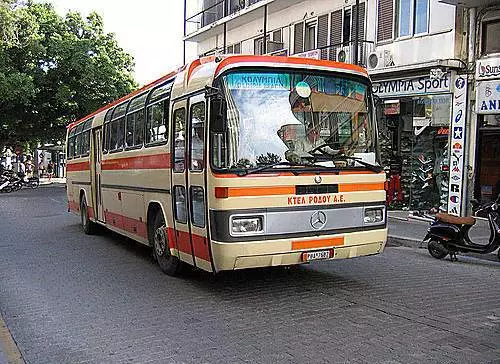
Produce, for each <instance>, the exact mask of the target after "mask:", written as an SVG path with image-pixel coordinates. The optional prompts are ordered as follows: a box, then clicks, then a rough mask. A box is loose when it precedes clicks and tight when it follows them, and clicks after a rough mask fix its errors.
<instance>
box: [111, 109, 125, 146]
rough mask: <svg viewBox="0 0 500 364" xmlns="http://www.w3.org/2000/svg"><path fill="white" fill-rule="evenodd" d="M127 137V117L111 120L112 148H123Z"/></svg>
mask: <svg viewBox="0 0 500 364" xmlns="http://www.w3.org/2000/svg"><path fill="white" fill-rule="evenodd" d="M124 138H125V118H124V117H122V118H119V119H116V120H113V121H112V122H111V138H110V146H109V147H110V150H111V151H119V150H121V149H122V148H123V139H124Z"/></svg>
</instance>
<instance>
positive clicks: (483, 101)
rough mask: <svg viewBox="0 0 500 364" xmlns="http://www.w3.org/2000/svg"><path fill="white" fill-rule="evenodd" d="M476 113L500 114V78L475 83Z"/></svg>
mask: <svg viewBox="0 0 500 364" xmlns="http://www.w3.org/2000/svg"><path fill="white" fill-rule="evenodd" d="M476 113H478V114H500V79H499V80H490V81H479V82H478V83H477V87H476Z"/></svg>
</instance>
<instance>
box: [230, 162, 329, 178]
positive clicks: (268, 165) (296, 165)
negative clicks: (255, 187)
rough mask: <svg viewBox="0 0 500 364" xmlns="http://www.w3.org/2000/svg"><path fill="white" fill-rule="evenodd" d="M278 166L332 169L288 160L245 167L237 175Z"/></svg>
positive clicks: (297, 172) (296, 172)
mask: <svg viewBox="0 0 500 364" xmlns="http://www.w3.org/2000/svg"><path fill="white" fill-rule="evenodd" d="M277 166H290V167H310V168H314V169H328V170H329V169H331V168H330V167H327V166H321V165H312V164H305V163H292V162H287V161H281V162H276V163H271V164H266V165H265V166H261V167H258V168H255V169H250V170H249V169H245V170H243V171H240V172H238V173H237V175H238V176H240V177H243V176H246V175H249V174H253V173H259V172H262V171H265V170H267V169H273V168H274V167H277ZM292 173H294V174H299V173H300V171H297V170H295V171H292Z"/></svg>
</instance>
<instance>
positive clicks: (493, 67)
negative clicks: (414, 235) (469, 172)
mask: <svg viewBox="0 0 500 364" xmlns="http://www.w3.org/2000/svg"><path fill="white" fill-rule="evenodd" d="M476 114H477V128H478V130H477V142H476V173H475V176H476V177H475V181H474V182H475V183H474V198H476V199H477V200H479V201H481V203H484V202H488V201H491V200H493V199H495V198H496V197H497V196H498V194H499V193H500V57H498V58H487V59H480V60H478V61H477V70H476Z"/></svg>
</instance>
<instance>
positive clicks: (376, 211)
mask: <svg viewBox="0 0 500 364" xmlns="http://www.w3.org/2000/svg"><path fill="white" fill-rule="evenodd" d="M382 221H384V209H383V208H380V207H377V208H370V209H365V217H364V222H365V224H376V223H379V222H382Z"/></svg>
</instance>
